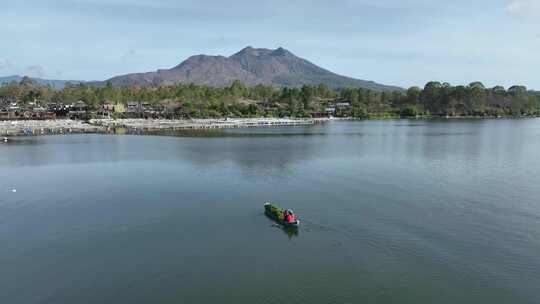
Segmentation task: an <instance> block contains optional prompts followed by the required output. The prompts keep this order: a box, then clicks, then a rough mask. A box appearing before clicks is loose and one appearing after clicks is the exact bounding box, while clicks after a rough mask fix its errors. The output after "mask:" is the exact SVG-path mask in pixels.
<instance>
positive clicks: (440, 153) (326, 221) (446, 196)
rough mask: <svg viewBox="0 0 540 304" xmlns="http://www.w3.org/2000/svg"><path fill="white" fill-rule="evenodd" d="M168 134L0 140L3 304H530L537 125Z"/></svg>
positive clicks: (538, 294) (539, 265)
mask: <svg viewBox="0 0 540 304" xmlns="http://www.w3.org/2000/svg"><path fill="white" fill-rule="evenodd" d="M177 135H179V136H110V135H71V136H48V137H24V138H18V139H15V140H13V141H12V142H11V143H9V144H0V244H1V246H0V303H10V304H17V303H25V304H26V303H28V304H35V303H54V304H58V303H78V304H80V303H283V302H288V303H452V304H454V303H475V304H477V303H490V304H496V303H540V291H539V289H538V288H539V286H540V199H539V198H540V154H539V152H540V120H534V119H531V120H497V121H495V120H487V121H451V122H446V121H445V122H436V121H433V122H425V121H367V122H334V123H328V124H322V125H316V126H308V127H291V128H271V129H235V130H226V131H218V132H212V133H209V132H202V133H182V134H177ZM12 189H16V190H17V192H13V191H12ZM267 200H270V201H274V202H276V203H278V204H280V205H282V206H284V207H288V208H292V209H293V210H295V211H296V213H297V214H299V216H300V217H301V218H302V220H303V226H302V227H301V229H300V230H299V232H298V234H297V235H294V234H290V233H287V232H286V231H284V230H282V229H280V228H279V227H276V226H274V225H273V223H272V222H271V221H270V220H269V219H267V218H266V217H265V216H264V215H263V212H262V211H263V210H262V204H263V203H264V202H265V201H267Z"/></svg>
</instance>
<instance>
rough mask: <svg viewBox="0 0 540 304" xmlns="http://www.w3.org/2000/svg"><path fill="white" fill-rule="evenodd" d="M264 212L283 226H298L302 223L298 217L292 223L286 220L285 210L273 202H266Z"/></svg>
mask: <svg viewBox="0 0 540 304" xmlns="http://www.w3.org/2000/svg"><path fill="white" fill-rule="evenodd" d="M264 213H265V214H266V215H267V216H268V217H270V218H271V219H273V220H274V221H276V222H278V223H279V224H281V225H283V226H287V227H298V226H299V225H300V221H299V220H298V219H296V220H294V221H293V222H290V223H289V222H287V221H285V210H284V209H281V208H279V207H277V206H274V205H272V204H271V203H266V204H264Z"/></svg>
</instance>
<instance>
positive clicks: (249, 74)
mask: <svg viewBox="0 0 540 304" xmlns="http://www.w3.org/2000/svg"><path fill="white" fill-rule="evenodd" d="M235 80H239V81H241V82H242V83H244V84H246V85H248V86H253V85H258V84H263V85H274V86H290V87H299V86H302V85H305V84H306V85H319V84H321V83H324V84H326V85H328V86H329V87H332V88H344V87H359V88H366V89H372V90H376V91H393V90H402V89H401V88H399V87H395V86H388V85H383V84H379V83H375V82H373V81H366V80H360V79H354V78H350V77H345V76H341V75H338V74H335V73H333V72H330V71H328V70H325V69H323V68H321V67H318V66H317V65H315V64H313V63H311V62H309V61H307V60H305V59H302V58H300V57H297V56H295V55H294V54H293V53H291V52H289V51H287V50H285V49H284V48H281V47H280V48H278V49H275V50H270V49H256V48H252V47H247V48H245V49H243V50H241V51H240V52H238V53H236V54H234V55H232V56H230V57H224V56H208V55H197V56H192V57H190V58H188V59H187V60H185V61H184V62H182V63H180V64H179V65H177V66H175V67H173V68H171V69H162V70H157V71H155V72H147V73H136V74H127V75H122V76H116V77H113V78H111V79H109V80H107V81H110V82H111V83H112V85H114V86H131V85H171V84H176V83H194V84H199V85H208V86H218V87H220V86H227V85H230V84H231V83H232V82H233V81H235Z"/></svg>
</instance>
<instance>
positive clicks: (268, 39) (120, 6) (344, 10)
mask: <svg viewBox="0 0 540 304" xmlns="http://www.w3.org/2000/svg"><path fill="white" fill-rule="evenodd" d="M6 1H9V0H5V1H3V2H6ZM0 20H1V22H0V39H1V41H2V47H0V76H7V75H11V74H28V75H31V76H36V77H37V76H39V77H45V78H55V79H77V80H78V79H80V80H103V79H106V78H109V77H112V76H115V75H119V74H125V73H132V72H143V71H151V70H156V69H158V68H170V67H173V66H175V65H177V64H178V63H180V62H181V61H183V60H184V59H186V58H187V57H189V56H191V55H194V54H201V53H204V54H211V55H217V54H220V55H227V56H228V55H231V54H233V53H235V52H237V51H239V50H240V49H242V48H244V47H245V46H248V45H250V46H253V47H266V48H277V47H279V46H282V47H284V48H286V49H288V50H290V51H292V52H293V53H295V54H296V55H298V56H300V57H303V58H306V59H308V60H310V61H312V62H314V63H315V64H318V65H320V66H322V67H324V68H327V69H329V70H331V71H334V72H336V73H339V74H343V75H347V76H351V77H355V78H360V79H368V80H374V81H377V82H381V83H385V84H394V85H400V86H403V87H409V86H412V85H419V86H423V85H424V84H425V83H426V82H427V81H430V80H439V81H447V82H450V83H452V84H466V83H469V82H472V81H477V80H479V81H482V82H484V84H486V85H489V86H493V85H496V84H502V85H504V86H507V87H508V86H510V85H513V84H524V85H527V86H528V87H530V88H535V89H540V69H539V68H540V55H539V53H540V52H539V50H540V21H539V20H540V0H475V1H472V0H469V1H465V0H454V1H448V0H408V1H407V0H378V1H374V0H341V1H339V0H334V1H331V0H328V1H323V0H272V1H265V0H258V1H253V0H239V1H233V0H230V1H224V0H186V1H181V0H178V1H173V0H71V1H68V0H34V1H28V0H17V1H15V0H11V1H10V2H9V3H3V4H2V5H1V9H0Z"/></svg>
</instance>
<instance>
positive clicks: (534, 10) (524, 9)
mask: <svg viewBox="0 0 540 304" xmlns="http://www.w3.org/2000/svg"><path fill="white" fill-rule="evenodd" d="M506 11H507V12H508V13H510V14H512V15H514V16H519V17H539V16H540V0H510V1H509V3H508V5H507V6H506Z"/></svg>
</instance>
